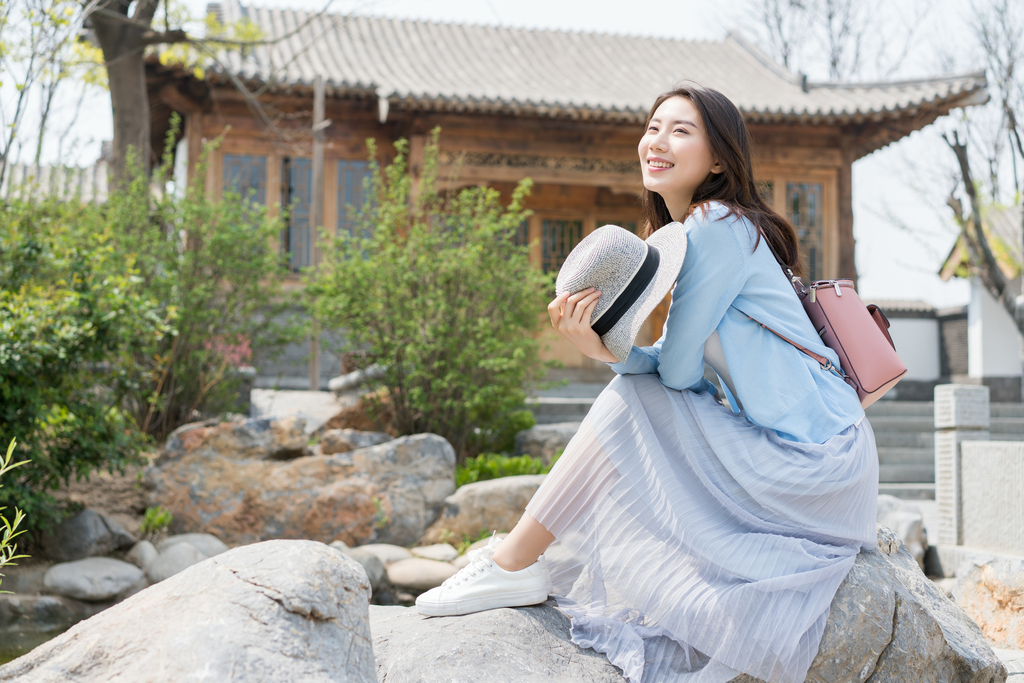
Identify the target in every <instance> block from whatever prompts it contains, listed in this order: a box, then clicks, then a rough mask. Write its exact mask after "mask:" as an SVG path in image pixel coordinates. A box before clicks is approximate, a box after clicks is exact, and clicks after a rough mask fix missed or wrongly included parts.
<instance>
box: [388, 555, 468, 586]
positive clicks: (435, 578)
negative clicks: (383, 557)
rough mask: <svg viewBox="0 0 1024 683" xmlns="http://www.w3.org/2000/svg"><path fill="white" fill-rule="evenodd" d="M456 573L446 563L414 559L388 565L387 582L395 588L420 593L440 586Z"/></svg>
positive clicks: (419, 558) (453, 568)
mask: <svg viewBox="0 0 1024 683" xmlns="http://www.w3.org/2000/svg"><path fill="white" fill-rule="evenodd" d="M456 571H458V570H457V569H456V568H455V567H453V566H452V565H450V564H448V563H447V562H438V561H437V560H425V559H423V558H421V557H414V558H412V559H410V560H399V561H398V562H394V563H392V564H389V565H388V580H389V581H390V582H391V585H393V586H395V587H396V588H400V589H405V590H408V591H412V592H414V593H422V592H423V591H427V590H430V589H431V588H436V587H437V586H440V585H441V584H442V583H443V582H444V581H445V579H447V578H448V577H450V576H451V575H452V574H454V573H455V572H456Z"/></svg>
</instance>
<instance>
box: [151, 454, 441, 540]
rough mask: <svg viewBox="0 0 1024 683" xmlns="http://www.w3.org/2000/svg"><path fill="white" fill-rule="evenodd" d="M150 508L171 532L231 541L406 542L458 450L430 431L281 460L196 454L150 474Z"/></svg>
mask: <svg viewBox="0 0 1024 683" xmlns="http://www.w3.org/2000/svg"><path fill="white" fill-rule="evenodd" d="M145 477H146V482H147V486H149V487H150V504H151V505H154V506H156V505H160V506H162V507H163V508H164V509H166V510H168V511H169V512H170V513H171V514H173V515H174V521H173V522H172V525H171V529H172V530H173V531H174V532H176V533H179V532H205V533H211V534H214V535H215V536H217V537H218V538H220V539H221V540H222V541H224V542H225V543H227V544H228V545H231V546H235V545H242V544H245V543H252V542H255V541H260V540H266V539H271V538H282V537H283V538H308V539H313V540H318V541H322V542H324V543H330V542H331V541H334V540H342V541H344V542H345V543H346V544H348V545H349V546H357V545H363V544H367V543H376V542H381V543H393V544H396V545H403V546H407V545H412V544H413V543H415V542H416V541H417V540H418V539H419V538H420V537H421V536H422V535H423V533H424V531H426V529H427V527H428V526H429V525H430V524H431V523H432V522H433V521H434V520H435V519H437V516H438V515H439V514H440V512H441V508H442V506H443V505H444V500H445V498H446V497H447V496H449V495H451V494H452V493H453V492H454V490H455V451H454V450H453V449H452V447H451V445H450V444H449V443H448V442H447V441H446V440H445V439H443V438H442V437H440V436H437V435H436V434H417V435H414V436H406V437H401V438H398V439H394V440H392V441H388V442H387V443H383V444H380V445H379V446H372V447H370V448H360V449H358V450H355V451H350V452H348V453H339V454H335V455H327V456H304V457H299V458H295V459H293V460H290V461H287V462H272V461H264V460H253V459H249V458H238V457H232V456H229V455H224V454H216V453H210V452H205V451H204V452H202V453H200V452H199V451H195V452H191V453H187V454H183V455H181V456H180V457H177V458H175V459H167V460H164V461H162V462H161V463H158V464H156V465H154V466H152V467H150V468H149V469H147V471H146V475H145Z"/></svg>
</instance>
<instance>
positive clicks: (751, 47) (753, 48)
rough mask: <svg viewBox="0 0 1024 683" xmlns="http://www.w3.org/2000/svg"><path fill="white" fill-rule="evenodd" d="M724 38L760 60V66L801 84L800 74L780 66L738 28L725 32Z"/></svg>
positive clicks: (795, 83)
mask: <svg viewBox="0 0 1024 683" xmlns="http://www.w3.org/2000/svg"><path fill="white" fill-rule="evenodd" d="M725 40H726V41H729V40H731V41H733V42H734V43H736V44H737V45H739V46H740V47H741V48H743V49H744V50H746V51H747V52H748V53H750V55H751V56H752V57H753V58H754V59H756V60H757V61H758V62H760V63H761V65H762V66H765V67H767V68H768V69H770V70H771V71H772V72H773V73H774V74H775V75H776V76H779V77H780V78H784V79H786V80H787V81H789V82H790V83H793V84H794V85H800V84H801V82H802V78H801V77H800V76H798V75H797V74H795V73H793V72H792V71H790V70H789V69H787V68H786V67H784V66H782V65H781V64H779V63H778V62H776V61H775V60H774V59H772V57H771V56H770V55H768V54H767V53H766V52H765V51H764V50H762V49H761V48H759V47H758V46H757V45H755V44H754V43H752V42H751V41H750V40H748V39H747V37H746V36H744V35H743V34H742V33H740V32H739V30H738V29H737V30H732V31H729V32H728V33H726V34H725Z"/></svg>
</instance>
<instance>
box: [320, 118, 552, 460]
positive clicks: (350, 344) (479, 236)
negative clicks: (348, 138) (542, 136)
mask: <svg viewBox="0 0 1024 683" xmlns="http://www.w3.org/2000/svg"><path fill="white" fill-rule="evenodd" d="M437 140H438V131H437V130H435V131H434V134H433V137H432V139H431V140H430V142H429V143H428V144H427V145H426V150H425V154H424V161H423V163H422V166H421V174H420V177H419V186H418V191H417V192H416V193H415V194H413V192H412V177H411V174H410V169H409V167H408V159H407V152H408V144H407V143H406V141H404V140H399V141H398V142H397V143H396V144H395V148H396V150H397V155H396V157H395V159H394V161H393V162H392V163H391V164H390V165H388V166H387V167H385V168H381V167H380V166H379V165H378V164H377V163H376V161H375V158H376V148H375V146H374V144H373V141H372V140H370V141H368V147H369V150H370V168H371V171H372V173H371V176H370V179H369V181H368V183H367V188H366V190H367V192H366V195H367V196H368V197H371V198H372V200H371V201H369V202H367V203H366V204H365V205H364V207H363V208H362V209H361V210H360V211H353V212H352V213H353V217H354V221H353V222H354V223H355V227H354V228H353V231H352V234H345V233H343V234H339V235H337V236H336V237H334V238H330V239H325V240H324V242H323V245H322V247H323V252H324V260H323V263H322V264H321V266H320V268H319V269H318V270H317V271H316V272H314V273H311V274H310V275H309V276H308V287H307V290H306V291H307V294H308V295H309V297H310V307H311V309H312V310H313V311H314V313H315V317H316V319H317V320H318V322H319V324H320V325H322V326H325V327H334V328H338V329H340V330H342V331H343V332H342V334H343V336H344V337H345V338H346V340H347V348H346V349H345V350H346V351H348V352H351V353H352V354H353V355H352V356H351V358H352V359H353V361H354V364H355V365H357V367H359V368H360V369H365V368H367V367H369V366H370V365H373V364H378V365H380V366H381V367H382V368H383V369H384V376H383V378H382V379H381V380H380V384H382V385H383V386H384V387H386V390H387V399H388V408H389V410H390V420H391V423H390V427H391V428H392V429H393V431H395V432H396V433H398V434H415V433H420V432H434V433H436V434H440V435H441V436H443V437H445V438H446V439H448V441H449V442H450V443H451V444H452V446H453V447H454V448H455V451H456V453H457V454H458V457H459V461H460V462H461V461H462V460H463V459H464V458H466V457H468V456H472V455H475V454H476V453H480V452H482V451H485V450H495V449H497V448H501V447H504V444H507V443H508V442H509V441H510V439H511V436H514V434H515V431H518V430H519V429H522V428H523V426H524V425H526V424H527V423H529V422H530V420H532V416H527V415H525V414H524V413H523V412H521V411H522V408H523V405H524V400H525V398H526V387H527V386H529V385H530V384H531V383H532V382H534V381H536V380H537V379H538V377H539V375H540V372H541V370H542V369H543V364H542V363H541V362H540V360H539V358H538V346H539V343H538V341H537V340H536V338H535V336H536V331H537V324H538V321H539V319H540V316H541V314H542V313H543V311H544V303H545V292H547V290H548V289H549V288H550V285H551V278H550V277H549V276H545V275H543V274H542V273H540V272H539V271H538V270H537V269H535V268H533V267H531V266H530V263H529V257H528V248H527V247H526V246H523V245H517V244H516V241H515V235H516V234H517V231H518V229H519V226H520V225H521V224H522V222H523V221H524V220H525V219H526V217H527V216H528V212H527V211H526V210H525V209H524V208H523V202H524V199H525V197H526V195H527V193H528V191H529V187H530V182H529V181H528V180H526V181H523V182H521V183H520V184H519V186H518V187H517V188H516V190H515V191H514V192H513V194H512V198H511V202H510V204H509V205H508V206H507V207H503V206H502V205H501V203H500V198H501V197H500V193H499V192H498V191H497V190H494V189H490V188H483V187H470V188H465V189H462V190H460V191H458V192H450V193H445V192H442V191H441V190H440V189H439V182H438V146H437ZM378 414H380V413H379V411H378Z"/></svg>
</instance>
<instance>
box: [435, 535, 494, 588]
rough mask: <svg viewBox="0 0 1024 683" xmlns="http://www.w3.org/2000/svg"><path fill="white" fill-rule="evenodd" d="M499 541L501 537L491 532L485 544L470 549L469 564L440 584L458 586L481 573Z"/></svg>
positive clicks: (489, 562) (487, 564)
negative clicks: (489, 538)
mask: <svg viewBox="0 0 1024 683" xmlns="http://www.w3.org/2000/svg"><path fill="white" fill-rule="evenodd" d="M500 542H501V539H500V538H498V537H497V536H496V535H493V534H492V535H491V540H490V541H488V542H487V545H485V546H484V547H482V548H477V549H476V550H470V551H469V564H467V565H466V566H465V567H463V568H462V569H460V570H459V571H458V572H456V573H455V574H454V575H452V576H451V577H449V578H448V579H446V580H445V581H444V582H443V583H442V584H441V585H442V586H447V587H452V586H459V585H462V584H464V583H466V582H467V581H469V580H470V579H473V578H476V577H477V576H479V575H480V574H483V573H484V572H485V571H487V568H488V567H490V566H491V558H492V557H493V556H494V550H495V548H497V547H498V543H500Z"/></svg>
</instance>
